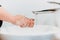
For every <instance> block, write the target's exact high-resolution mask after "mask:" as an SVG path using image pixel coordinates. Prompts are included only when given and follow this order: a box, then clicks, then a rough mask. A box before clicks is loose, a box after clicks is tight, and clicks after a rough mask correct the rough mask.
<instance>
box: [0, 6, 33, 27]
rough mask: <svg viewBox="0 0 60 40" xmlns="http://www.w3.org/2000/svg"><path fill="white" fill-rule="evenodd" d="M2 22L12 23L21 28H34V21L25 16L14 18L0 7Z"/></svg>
mask: <svg viewBox="0 0 60 40" xmlns="http://www.w3.org/2000/svg"><path fill="white" fill-rule="evenodd" d="M0 20H3V21H6V22H10V23H12V24H15V25H18V26H20V27H33V25H34V19H32V18H27V17H25V16H23V15H16V16H13V15H11V14H10V13H8V12H7V11H6V10H5V9H4V8H3V7H0Z"/></svg>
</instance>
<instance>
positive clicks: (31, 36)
mask: <svg viewBox="0 0 60 40" xmlns="http://www.w3.org/2000/svg"><path fill="white" fill-rule="evenodd" d="M3 25H4V24H3ZM7 25H8V26H7ZM57 30H58V29H57V28H56V27H54V26H48V25H34V27H33V28H29V27H26V28H21V27H19V26H15V25H12V24H6V25H4V26H2V28H1V29H0V34H2V35H3V36H4V38H5V39H6V40H51V39H52V38H53V36H54V33H56V32H57Z"/></svg>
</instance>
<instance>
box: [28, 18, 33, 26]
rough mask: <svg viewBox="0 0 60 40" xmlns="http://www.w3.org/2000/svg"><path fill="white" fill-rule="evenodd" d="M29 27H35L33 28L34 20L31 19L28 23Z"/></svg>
mask: <svg viewBox="0 0 60 40" xmlns="http://www.w3.org/2000/svg"><path fill="white" fill-rule="evenodd" d="M27 26H28V27H33V26H34V19H29V20H28V21H27Z"/></svg>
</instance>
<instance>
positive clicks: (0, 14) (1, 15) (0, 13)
mask: <svg viewBox="0 0 60 40" xmlns="http://www.w3.org/2000/svg"><path fill="white" fill-rule="evenodd" d="M14 19H15V18H14V16H13V15H11V14H9V13H8V12H6V11H5V10H4V9H3V8H0V20H3V21H7V22H11V23H13V24H14V23H15V20H14Z"/></svg>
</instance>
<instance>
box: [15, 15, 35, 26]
mask: <svg viewBox="0 0 60 40" xmlns="http://www.w3.org/2000/svg"><path fill="white" fill-rule="evenodd" d="M15 19H16V25H19V26H20V27H33V25H34V19H29V18H27V17H25V16H22V15H16V16H15Z"/></svg>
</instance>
